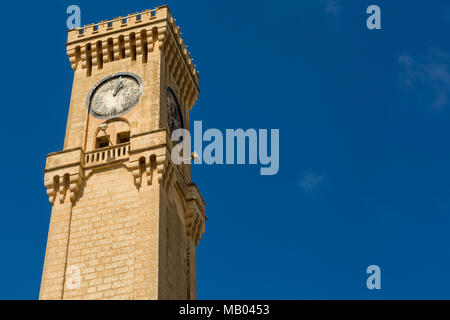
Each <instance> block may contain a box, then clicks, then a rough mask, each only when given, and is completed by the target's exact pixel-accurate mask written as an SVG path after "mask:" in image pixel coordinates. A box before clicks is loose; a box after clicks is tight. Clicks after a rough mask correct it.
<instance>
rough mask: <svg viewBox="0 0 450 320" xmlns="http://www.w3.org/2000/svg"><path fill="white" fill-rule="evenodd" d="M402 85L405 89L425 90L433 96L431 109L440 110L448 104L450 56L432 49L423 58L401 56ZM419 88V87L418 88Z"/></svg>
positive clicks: (399, 59)
mask: <svg viewBox="0 0 450 320" xmlns="http://www.w3.org/2000/svg"><path fill="white" fill-rule="evenodd" d="M398 62H399V63H400V65H401V66H402V67H403V71H402V74H401V80H402V84H403V85H404V87H405V88H406V89H409V90H412V89H414V90H415V89H416V88H419V90H420V89H426V90H428V91H429V92H431V93H432V95H433V102H432V108H434V109H442V108H443V107H445V106H446V105H447V104H448V103H449V102H450V72H449V69H450V55H449V54H447V53H445V52H442V51H440V50H436V49H432V50H430V52H429V53H428V55H427V56H425V57H419V58H414V57H411V56H409V55H401V56H399V57H398ZM419 86H420V87H419Z"/></svg>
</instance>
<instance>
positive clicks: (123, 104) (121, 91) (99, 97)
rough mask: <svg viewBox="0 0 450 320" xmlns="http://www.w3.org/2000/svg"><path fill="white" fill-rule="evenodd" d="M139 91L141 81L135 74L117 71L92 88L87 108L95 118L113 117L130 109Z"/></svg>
mask: <svg viewBox="0 0 450 320" xmlns="http://www.w3.org/2000/svg"><path fill="white" fill-rule="evenodd" d="M141 93H142V81H141V79H140V78H139V77H138V76H137V75H134V74H132V73H127V72H121V73H117V74H114V75H112V76H109V77H106V78H105V79H103V80H102V81H100V83H99V84H97V85H96V86H95V87H94V88H92V90H91V92H90V93H89V95H88V99H87V108H88V109H89V111H90V113H91V114H92V115H93V116H94V117H96V118H100V119H111V118H115V117H118V116H121V115H123V114H125V113H127V112H128V111H130V110H131V109H132V108H133V107H134V106H135V105H136V104H137V103H138V102H139V97H140V96H141Z"/></svg>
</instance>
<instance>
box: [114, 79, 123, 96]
mask: <svg viewBox="0 0 450 320" xmlns="http://www.w3.org/2000/svg"><path fill="white" fill-rule="evenodd" d="M122 88H123V80H122V77H120V78H119V80H117V84H116V86H115V88H114V92H113V96H114V97H115V96H116V95H117V94H118V93H119V91H120V89H122Z"/></svg>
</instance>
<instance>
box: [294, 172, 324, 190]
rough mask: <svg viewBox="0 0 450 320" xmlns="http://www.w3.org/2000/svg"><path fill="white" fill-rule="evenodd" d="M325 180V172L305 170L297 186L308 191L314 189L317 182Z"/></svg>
mask: <svg viewBox="0 0 450 320" xmlns="http://www.w3.org/2000/svg"><path fill="white" fill-rule="evenodd" d="M324 180H325V174H324V173H321V174H316V173H313V172H309V171H308V172H305V173H303V175H302V178H301V180H300V182H299V184H298V185H299V187H300V188H301V189H302V190H303V192H306V193H309V192H312V191H314V190H315V189H316V188H317V187H318V185H319V184H321V183H322V182H323V181H324Z"/></svg>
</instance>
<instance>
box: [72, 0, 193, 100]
mask: <svg viewBox="0 0 450 320" xmlns="http://www.w3.org/2000/svg"><path fill="white" fill-rule="evenodd" d="M66 46H67V54H68V56H69V60H70V62H71V65H72V69H73V70H77V68H79V67H81V68H82V69H86V74H87V76H90V74H91V70H92V69H93V68H97V69H102V68H103V64H105V63H109V62H113V61H117V60H120V59H127V58H130V59H131V60H138V59H139V58H141V57H142V61H143V62H146V61H147V55H148V54H150V53H151V52H153V51H155V50H161V52H162V53H163V54H164V57H165V59H166V62H167V64H168V66H169V68H170V70H171V72H172V74H173V75H174V78H175V80H176V81H177V83H178V84H179V87H180V88H183V91H184V95H185V96H186V98H187V99H188V104H189V105H190V107H192V105H193V104H194V103H195V101H196V99H197V95H198V92H199V87H198V79H199V75H198V72H197V70H196V68H195V65H194V63H193V60H192V58H191V57H190V53H189V51H188V50H187V48H186V45H185V43H184V41H183V39H182V38H181V33H180V27H178V26H177V25H176V23H175V19H174V18H173V17H172V15H171V12H170V10H169V7H168V6H167V5H165V6H160V7H157V8H155V9H149V10H144V11H141V12H137V13H132V14H129V15H127V16H126V17H118V18H114V19H111V20H104V21H101V22H99V23H96V24H88V25H85V26H84V27H81V28H77V29H72V30H69V32H68V39H67V45H66ZM189 78H190V80H191V81H188V80H189ZM190 82H192V87H191V86H186V84H188V83H190Z"/></svg>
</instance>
